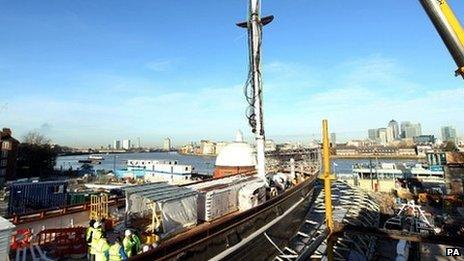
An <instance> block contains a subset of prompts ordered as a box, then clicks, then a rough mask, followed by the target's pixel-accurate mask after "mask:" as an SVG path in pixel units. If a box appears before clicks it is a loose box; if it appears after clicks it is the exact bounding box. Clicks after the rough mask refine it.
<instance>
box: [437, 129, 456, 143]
mask: <svg viewBox="0 0 464 261" xmlns="http://www.w3.org/2000/svg"><path fill="white" fill-rule="evenodd" d="M441 139H442V140H443V141H453V142H455V143H456V142H457V139H458V136H457V133H456V129H455V128H454V127H452V126H443V127H441Z"/></svg>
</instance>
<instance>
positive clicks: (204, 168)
mask: <svg viewBox="0 0 464 261" xmlns="http://www.w3.org/2000/svg"><path fill="white" fill-rule="evenodd" d="M88 156H89V155H73V156H59V157H58V158H57V160H56V165H55V168H56V169H62V170H67V169H69V168H72V169H73V170H75V169H77V168H79V167H80V166H81V165H82V164H81V163H79V162H78V161H79V160H85V159H87V158H88ZM101 156H102V157H103V158H104V160H103V161H102V163H101V164H98V165H93V166H94V169H95V170H107V171H109V170H113V169H121V168H125V166H126V162H127V160H130V159H169V160H177V162H178V163H179V164H186V165H192V167H193V168H194V171H195V172H198V173H202V174H210V175H212V173H213V170H214V162H215V160H216V157H215V156H197V155H182V154H178V153H176V152H146V153H122V154H108V155H101ZM373 161H374V159H373ZM379 161H381V162H396V163H402V162H404V163H416V162H417V161H415V160H388V159H382V160H379ZM354 163H369V159H334V160H332V172H333V173H339V174H350V173H352V168H351V167H352V165H353V164H354Z"/></svg>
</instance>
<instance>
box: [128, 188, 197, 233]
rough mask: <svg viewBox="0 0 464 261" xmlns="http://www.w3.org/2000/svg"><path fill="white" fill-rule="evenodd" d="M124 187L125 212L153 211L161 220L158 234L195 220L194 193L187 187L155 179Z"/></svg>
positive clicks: (145, 214)
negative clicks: (152, 181)
mask: <svg viewBox="0 0 464 261" xmlns="http://www.w3.org/2000/svg"><path fill="white" fill-rule="evenodd" d="M124 191H125V193H126V204H127V206H126V214H132V215H133V216H141V217H144V216H147V215H150V216H151V215H152V214H153V211H155V215H156V217H157V219H159V221H160V223H161V224H160V230H161V231H160V232H161V235H160V236H161V238H164V237H166V236H168V235H173V234H177V233H180V232H182V231H183V230H185V229H186V228H188V227H191V226H194V225H196V224H197V194H198V193H197V192H196V191H194V190H192V189H190V188H187V187H179V186H174V185H169V184H168V183H166V182H158V183H151V184H146V185H141V186H131V187H127V188H124Z"/></svg>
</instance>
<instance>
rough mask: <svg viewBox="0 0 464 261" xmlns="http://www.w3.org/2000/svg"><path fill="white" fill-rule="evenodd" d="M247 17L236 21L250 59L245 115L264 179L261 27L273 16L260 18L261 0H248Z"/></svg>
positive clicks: (258, 170) (259, 169) (260, 174)
mask: <svg viewBox="0 0 464 261" xmlns="http://www.w3.org/2000/svg"><path fill="white" fill-rule="evenodd" d="M249 3H250V6H249V11H248V12H249V17H248V21H247V22H242V23H238V24H237V25H238V26H239V27H242V28H247V30H248V45H249V46H248V47H249V59H250V71H249V75H248V80H247V86H245V87H246V88H248V85H249V84H251V87H252V88H251V90H250V91H247V90H246V91H245V93H246V95H247V100H248V102H249V104H250V108H249V113H248V115H247V117H248V119H249V123H250V125H251V127H252V131H253V133H255V139H256V158H257V164H256V169H257V172H258V176H260V177H261V178H263V179H264V180H266V172H265V160H266V159H265V156H264V142H265V135H264V124H263V103H262V100H263V94H262V91H263V86H262V78H261V77H262V73H261V40H262V28H263V26H264V25H266V24H268V23H270V22H271V21H272V20H273V19H274V17H273V16H267V17H263V18H261V16H260V12H261V0H250V2H249Z"/></svg>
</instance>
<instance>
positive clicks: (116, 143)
mask: <svg viewBox="0 0 464 261" xmlns="http://www.w3.org/2000/svg"><path fill="white" fill-rule="evenodd" d="M113 149H116V150H119V149H121V141H120V140H114V141H113Z"/></svg>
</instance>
